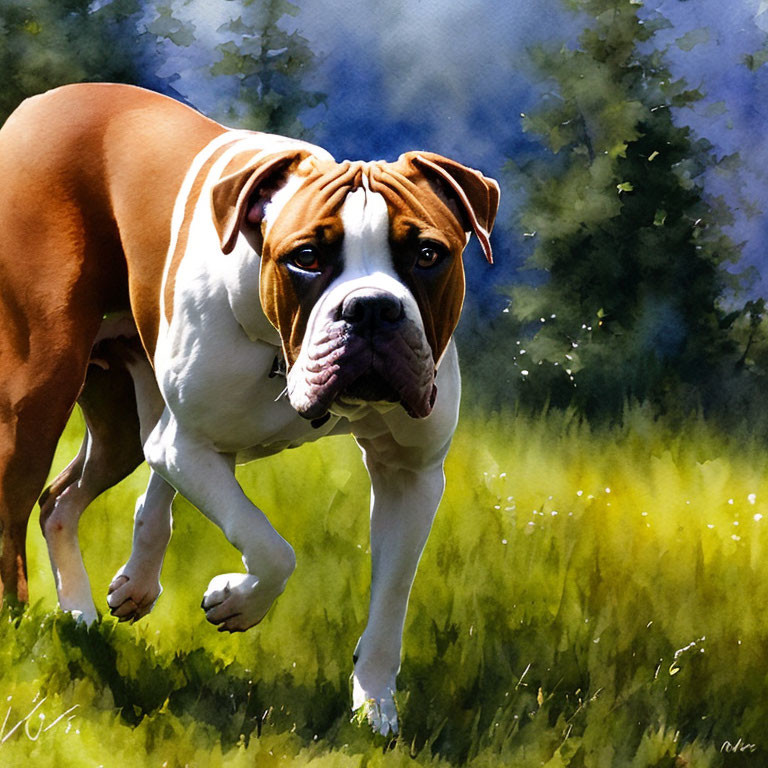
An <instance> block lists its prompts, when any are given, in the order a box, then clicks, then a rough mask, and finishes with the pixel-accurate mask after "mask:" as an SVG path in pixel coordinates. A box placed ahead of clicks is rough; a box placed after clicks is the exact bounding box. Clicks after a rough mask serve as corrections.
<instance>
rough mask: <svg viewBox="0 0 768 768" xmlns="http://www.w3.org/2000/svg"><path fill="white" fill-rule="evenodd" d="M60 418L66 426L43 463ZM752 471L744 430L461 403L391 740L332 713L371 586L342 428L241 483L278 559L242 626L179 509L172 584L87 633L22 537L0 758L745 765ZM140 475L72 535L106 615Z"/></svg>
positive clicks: (758, 682) (756, 477) (757, 561)
mask: <svg viewBox="0 0 768 768" xmlns="http://www.w3.org/2000/svg"><path fill="white" fill-rule="evenodd" d="M80 429H81V424H80V423H79V419H78V418H77V417H75V418H73V421H72V423H71V424H70V427H69V429H68V432H67V434H66V435H65V438H64V439H63V440H62V445H61V447H60V451H59V454H58V455H57V459H56V468H58V467H60V466H62V465H63V463H64V462H65V461H66V459H67V458H69V455H70V454H72V453H73V452H74V449H75V447H76V445H77V440H78V439H79V430H80ZM767 469H768V450H766V448H765V447H764V446H763V445H762V444H761V443H760V442H759V441H758V440H757V439H752V438H749V437H739V436H736V435H731V436H728V435H723V434H721V433H719V432H717V431H716V430H714V429H713V428H711V427H709V426H708V425H707V424H706V423H704V422H703V421H699V420H696V419H691V420H689V421H688V422H687V423H686V424H684V425H683V426H682V427H677V428H675V429H673V428H672V427H671V426H670V425H669V424H665V423H663V422H658V421H654V420H653V419H651V418H650V417H649V416H648V415H647V414H645V413H644V412H643V411H642V410H634V411H631V412H630V413H628V414H627V418H626V419H625V423H624V426H623V427H621V428H611V429H609V428H605V429H591V428H590V427H589V426H587V425H585V424H582V423H578V422H577V421H575V420H573V419H570V418H569V417H568V416H567V415H562V414H549V415H547V416H544V417H541V418H539V419H533V418H526V417H514V416H511V415H499V414H496V415H494V416H492V417H489V416H483V415H480V414H472V413H469V414H465V417H464V419H463V421H462V424H461V427H460V430H459V432H458V434H457V436H456V440H455V442H454V446H453V448H452V451H451V454H450V456H449V459H448V463H447V477H448V485H447V491H446V495H445V499H444V501H443V504H442V506H441V510H440V512H439V514H438V517H437V520H436V522H435V525H434V528H433V532H432V535H431V537H430V540H429V542H428V544H427V548H426V551H425V554H424V557H423V559H422V563H421V566H420V569H419V573H418V575H417V579H416V584H415V586H414V590H413V594H412V598H411V603H410V609H409V615H408V621H407V624H406V631H405V641H404V661H403V668H402V671H401V674H400V677H399V688H400V694H399V699H398V706H399V708H400V718H401V723H402V734H401V736H400V738H399V739H398V740H397V742H396V743H385V742H384V741H382V740H381V739H374V738H373V737H372V736H371V734H370V733H369V732H368V731H367V729H366V728H361V727H359V726H357V725H355V724H354V723H351V722H350V713H349V711H348V708H349V703H350V697H349V683H348V679H349V674H350V672H351V665H352V651H353V649H354V645H355V642H356V639H357V636H358V635H359V633H360V632H361V631H362V628H363V626H364V623H365V617H366V612H367V589H368V579H369V562H368V551H367V550H368V533H367V526H368V520H367V492H368V491H367V478H366V475H365V472H364V470H363V468H362V465H361V463H360V460H359V456H358V451H357V448H356V447H355V445H354V443H353V442H352V441H351V440H349V439H345V438H333V439H329V440H326V441H324V442H322V443H320V444H318V445H314V446H307V447H304V448H302V449H299V450H296V451H290V452H286V453H285V454H283V455H280V456H277V457H273V458H270V459H265V460H262V461H259V462H257V463H254V464H251V465H249V466H247V467H245V468H242V469H241V470H239V474H240V478H241V480H242V482H243V485H244V487H245V488H246V490H247V492H248V493H249V495H250V496H251V498H253V499H254V501H256V503H258V504H259V505H260V506H261V507H262V508H263V509H264V510H265V511H266V512H267V513H268V514H269V516H270V519H271V520H272V521H273V523H274V524H275V526H276V527H277V528H278V530H280V531H281V533H283V534H284V535H285V536H286V537H287V538H288V539H289V540H290V541H291V542H292V543H293V544H294V547H295V549H296V552H297V556H298V566H297V569H296V573H295V574H294V576H293V577H292V579H291V581H290V582H289V585H288V587H287V589H286V591H285V593H284V594H283V595H282V596H281V597H280V599H279V601H278V603H277V604H276V606H275V607H274V608H273V609H272V611H271V612H270V613H269V614H268V616H267V618H266V619H265V621H264V622H263V624H262V625H260V626H259V627H258V628H256V629H253V630H251V631H249V632H247V633H244V634H240V635H233V636H229V635H226V636H225V635H221V634H219V633H217V632H216V631H215V629H214V628H213V627H210V626H209V625H208V624H207V623H206V622H205V620H204V618H203V613H202V611H201V610H200V608H199V603H200V598H201V595H202V592H203V591H204V589H205V587H206V585H207V583H208V580H209V579H210V578H211V577H212V576H213V575H215V574H217V573H221V572H226V571H230V570H238V569H240V567H241V564H240V561H239V555H238V553H236V552H235V551H234V549H232V547H230V546H229V545H228V544H227V543H226V541H225V540H224V538H223V536H222V535H221V533H220V532H219V531H218V530H217V529H215V528H214V527H213V526H212V525H211V524H210V523H208V522H207V521H206V520H205V519H204V518H203V516H202V515H200V514H199V513H198V512H197V511H196V510H194V509H193V508H191V507H190V506H189V505H188V504H187V503H186V502H184V501H183V500H177V502H176V503H175V508H174V538H173V540H172V543H171V547H170V550H169V553H168V557H167V559H166V566H165V569H164V575H163V584H164V586H165V588H166V591H165V592H164V593H163V595H162V596H161V598H160V600H159V601H158V604H157V606H156V608H155V610H154V612H153V613H152V614H151V615H150V616H149V617H148V618H147V619H144V620H142V621H141V622H139V623H137V624H135V625H130V626H129V625H118V624H117V623H116V622H115V621H114V620H112V619H111V618H108V619H106V620H105V621H104V622H102V624H101V625H100V626H97V627H94V628H91V629H89V630H85V629H84V628H82V627H80V626H78V625H76V624H75V623H74V622H72V621H71V620H70V619H69V618H68V617H66V616H63V615H62V614H60V613H58V612H57V611H56V601H55V590H54V586H53V579H52V576H51V575H50V566H49V564H48V558H47V554H46V551H45V546H44V543H43V541H42V537H41V536H40V533H39V529H38V528H37V527H36V526H35V525H34V524H33V525H31V527H30V534H29V549H30V571H31V592H32V595H33V601H34V602H33V605H32V607H31V608H30V609H29V610H28V611H27V612H26V614H25V615H24V616H23V617H22V618H21V619H19V620H16V619H14V618H13V617H11V616H10V615H8V614H7V613H6V614H4V615H3V618H2V621H0V634H2V642H1V644H0V648H1V649H2V650H0V722H1V721H2V719H3V718H5V717H6V713H7V714H8V716H7V718H6V723H5V726H3V729H2V731H0V765H26V764H32V765H35V766H41V768H44V767H45V766H56V767H57V768H58V766H68V765H73V766H81V765H83V766H90V765H93V766H98V765H104V766H121V765H129V764H130V765H135V766H143V765H147V766H150V765H151V766H160V765H168V766H176V765H178V766H184V765H190V766H201V767H203V766H205V767H207V766H218V765H227V766H230V765H231V766H239V765H253V764H256V765H259V766H262V765H271V764H280V765H291V764H294V765H317V766H322V767H323V768H325V766H362V765H366V766H377V765H386V766H390V765H406V764H408V765H411V764H412V763H413V762H415V763H417V764H420V765H440V766H442V765H446V766H448V765H459V764H464V763H467V762H468V763H470V764H472V765H477V766H484V765H500V764H503V765H511V766H540V765H547V766H552V767H554V766H573V767H574V768H575V767H576V766H599V767H600V768H602V766H613V765H615V766H638V767H640V766H666V765H670V766H671V765H675V766H685V765H691V766H695V767H696V768H698V766H719V765H737V764H739V762H738V761H739V760H741V761H745V763H744V764H746V765H755V766H759V765H762V764H765V763H766V759H767V758H768V697H766V685H767V684H768V664H767V663H766V662H765V660H764V659H765V654H766V648H768V616H767V615H766V606H768V574H766V566H765V563H766V562H767V561H768V472H767V471H766V470H767ZM145 481H146V472H145V471H144V470H139V471H138V472H137V473H136V474H135V475H134V476H133V477H131V478H129V479H128V480H127V481H125V482H124V483H122V484H121V485H120V486H118V487H117V488H115V489H113V490H111V491H109V492H108V493H107V494H105V495H104V496H103V497H102V499H101V500H99V501H98V502H97V503H96V504H94V506H93V508H92V509H91V510H89V512H88V513H87V514H86V516H85V517H84V519H83V521H82V523H81V534H82V535H81V538H82V543H83V549H84V552H85V560H86V565H87V567H88V569H89V572H90V574H91V578H92V583H93V586H94V594H95V596H96V599H97V605H100V606H101V607H105V600H104V595H105V591H106V587H107V585H108V583H109V580H110V578H111V576H112V575H113V573H114V572H115V571H116V570H117V568H118V567H119V566H120V565H121V564H122V563H123V562H124V560H125V559H126V558H127V556H128V551H129V546H130V540H131V536H130V529H131V518H132V510H133V504H134V500H135V497H136V496H137V495H138V494H139V493H140V492H141V490H142V485H143V483H144V482H145ZM763 516H765V517H764V518H763ZM35 707H38V708H37V709H35ZM73 707H76V708H75V709H72V708H73ZM28 713H31V716H30V717H29V718H28V720H26V721H25V722H23V723H22V724H21V725H20V726H19V727H18V728H17V729H16V730H15V731H13V733H10V732H11V730H12V728H13V727H14V726H15V725H16V723H18V722H19V721H20V720H22V718H24V716H25V715H27V714H28ZM61 715H64V717H61V719H59V720H58V721H56V718H59V717H60V716H61ZM41 716H42V717H43V719H41ZM39 728H41V730H40V731H39V734H38V729H39ZM9 734H10V735H9ZM739 740H741V741H739ZM749 745H754V750H753V749H752V748H751V746H749ZM729 746H730V747H736V748H741V747H747V748H746V749H745V751H743V752H741V753H738V754H734V753H732V752H729V751H728V750H729Z"/></svg>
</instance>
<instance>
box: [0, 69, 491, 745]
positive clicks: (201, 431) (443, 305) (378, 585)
mask: <svg viewBox="0 0 768 768" xmlns="http://www.w3.org/2000/svg"><path fill="white" fill-rule="evenodd" d="M0 178H1V179H2V180H3V183H2V185H1V186H0V231H1V232H2V238H1V239H0V525H1V526H2V554H1V555H0V576H1V577H2V587H3V590H4V595H5V598H6V599H13V600H18V601H21V602H24V601H26V600H27V598H28V595H27V583H26V564H25V554H24V537H25V533H26V527H27V520H28V517H29V514H30V510H31V509H32V507H33V505H34V503H35V501H36V500H37V499H38V497H40V508H41V515H40V520H41V525H42V528H43V532H44V534H45V538H46V541H47V543H48V548H49V552H50V557H51V563H52V566H53V570H54V574H55V577H56V587H57V590H58V595H59V600H60V603H61V605H62V607H63V608H64V609H65V610H67V611H71V612H72V613H73V614H76V615H77V616H79V617H80V618H81V619H82V620H83V621H87V622H90V621H94V620H96V619H97V611H96V606H95V605H94V602H93V599H92V597H91V590H90V585H89V582H88V577H87V574H86V572H85V569H84V567H83V561H82V558H81V555H80V549H79V546H78V541H77V526H78V520H79V518H80V515H81V514H82V512H83V510H84V509H85V508H86V506H87V505H88V504H89V503H90V502H91V501H92V500H93V499H94V498H95V497H96V496H98V495H99V494H100V493H101V492H102V491H104V490H105V489H106V488H108V487H110V486H111V485H113V484H115V483H116V482H118V481H119V480H121V479H122V478H123V477H125V476H126V475H127V474H129V473H130V472H131V471H132V470H133V469H134V468H135V467H136V466H137V465H138V464H139V463H140V462H141V461H142V460H144V459H146V461H147V462H148V463H149V466H150V468H151V470H152V472H151V475H150V480H149V484H148V486H147V489H146V492H145V493H144V494H143V495H142V496H141V498H140V499H139V500H138V502H137V505H136V516H135V527H134V538H133V549H132V553H131V557H130V559H129V560H128V562H127V563H126V564H125V565H124V566H123V567H122V568H121V569H120V570H119V571H118V573H117V575H116V576H115V578H114V580H113V582H112V584H111V585H110V587H109V594H108V596H107V603H108V605H109V608H110V609H111V611H112V613H113V614H115V615H116V616H118V617H120V618H122V619H135V618H139V617H141V616H143V615H144V614H146V613H148V612H149V611H150V610H151V608H152V606H153V604H154V602H155V601H156V599H157V597H158V595H159V594H160V583H159V576H160V569H161V565H162V561H163V556H164V553H165V548H166V546H167V543H168V539H169V537H170V531H171V512H170V509H171V502H172V500H173V497H174V494H175V493H176V492H178V493H181V494H183V495H184V496H185V497H186V498H187V499H189V501H191V502H192V503H193V504H194V505H196V506H197V507H198V508H199V509H200V510H201V511H202V512H203V513H204V514H205V515H206V516H208V517H209V518H210V519H211V520H213V521H214V522H215V523H216V524H217V525H219V526H220V527H221V528H222V530H223V531H224V533H225V534H226V536H227V538H228V539H229V540H230V541H231V542H232V544H234V546H236V547H237V548H238V549H239V550H240V551H241V552H242V554H243V562H244V564H245V572H244V573H227V574H222V575H220V576H216V577H215V578H214V579H213V580H212V581H211V583H210V584H209V585H208V589H207V591H206V592H205V595H204V598H203V610H204V611H205V614H206V617H207V619H208V620H209V621H210V622H211V623H213V624H215V625H217V626H218V628H219V629H221V630H227V631H238V630H245V629H248V628H249V627H252V626H253V625H255V624H258V622H259V621H261V619H262V618H263V617H264V615H265V614H266V613H267V611H268V610H269V608H270V606H271V605H272V603H273V602H274V600H275V598H276V597H277V596H278V595H279V594H280V593H281V592H282V591H283V589H284V587H285V584H286V581H287V580H288V578H289V576H290V575H291V572H292V571H293V568H294V564H295V556H294V551H293V549H292V548H291V546H290V544H289V543H288V542H287V541H285V539H283V538H282V536H280V534H279V533H278V532H277V531H276V530H275V529H274V528H273V527H272V525H271V524H270V522H269V520H268V519H267V517H266V516H265V514H264V513H263V512H262V511H261V510H260V509H258V508H257V507H255V506H254V505H253V504H252V503H251V501H250V500H249V499H248V498H247V497H246V496H245V495H244V493H243V492H242V490H241V488H240V486H239V485H238V483H237V481H236V479H235V476H234V473H233V469H234V466H235V464H236V463H237V462H243V461H248V460H250V459H254V458H258V457H259V456H264V455H266V454H269V453H274V452H276V451H279V450H282V449H283V448H286V447H289V446H296V445H299V444H301V443H304V442H307V441H311V440H316V439H318V438H321V437H324V436H326V435H338V434H342V433H351V434H352V435H354V437H355V439H356V440H357V442H358V444H359V445H360V448H361V449H362V454H363V461H364V462H365V466H366V467H367V469H368V472H369V474H370V478H371V496H372V502H371V556H372V584H371V602H370V613H369V617H368V623H367V625H366V628H365V631H364V632H363V635H362V637H361V638H360V641H359V643H358V646H357V649H356V652H355V666H354V678H353V681H354V701H353V706H354V707H355V708H360V707H365V712H366V714H367V715H368V719H369V720H370V722H371V723H372V725H373V726H374V727H375V728H376V729H378V730H379V731H381V732H383V733H387V732H388V731H390V730H392V731H396V730H397V717H396V712H395V706H394V699H393V695H394V689H395V678H396V676H397V672H398V669H399V665H400V646H401V636H402V630H403V622H404V619H405V612H406V607H407V602H408V594H409V591H410V588H411V583H412V581H413V577H414V574H415V571H416V566H417V562H418V560H419V557H420V555H421V551H422V548H423V546H424V543H425V541H426V538H427V535H428V533H429V529H430V526H431V523H432V519H433V516H434V514H435V510H436V508H437V505H438V503H439V501H440V497H441V495H442V492H443V485H444V478H443V460H444V458H445V455H446V453H447V450H448V446H449V443H450V441H451V436H452V434H453V431H454V428H455V426H456V419H457V413H458V403H459V391H460V382H459V370H458V363H457V358H456V351H455V349H454V345H453V342H452V340H451V337H452V334H453V331H454V329H455V327H456V324H457V322H458V319H459V314H460V312H461V307H462V302H463V299H464V270H463V265H462V252H463V250H464V247H465V245H466V244H467V241H468V239H469V236H470V235H471V234H472V233H474V234H475V235H476V236H477V237H478V239H479V240H480V243H481V245H482V248H483V250H484V252H485V255H486V257H487V258H488V259H489V260H490V259H491V252H490V243H489V239H488V236H489V232H490V230H491V227H492V225H493V220H494V217H495V215H496V209H497V204H498V186H497V185H496V183H495V182H494V181H493V180H492V179H488V178H486V177H484V176H483V175H482V174H481V173H479V172H477V171H474V170H472V169H470V168H467V167H465V166H463V165H460V164H459V163H457V162H455V161H453V160H448V159H447V158H444V157H441V156H439V155H435V154H431V153H427V152H408V153H406V154H403V155H402V156H401V157H400V158H399V159H398V160H397V161H396V162H393V163H389V162H371V163H365V162H350V161H344V162H341V163H337V162H336V161H334V159H333V158H332V157H331V156H330V155H329V154H328V153H327V152H326V151H325V150H323V149H321V148H319V147H316V146H313V145H311V144H307V143H304V142H300V141H295V140H293V139H288V138H283V137H281V136H273V135H269V134H264V133H256V132H250V131H239V130H230V129H227V128H225V127H223V126H221V125H219V124H218V123H215V122H213V121H211V120H208V119H206V118H205V117H203V116H201V115H200V114H198V113H197V112H195V111H194V110H192V109H190V108H188V107H186V106H183V105H181V104H179V103H177V102H175V101H173V100H171V99H168V98H165V97H163V96H159V95H157V94H154V93H152V92H149V91H145V90H142V89H139V88H132V87H129V86H120V85H108V84H100V85H74V86H65V87H63V88H59V89H57V90H55V91H51V92H49V93H46V94H43V95H41V96H37V97H35V98H32V99H29V100H27V101H26V102H24V103H23V104H22V105H21V106H20V107H19V108H18V110H17V111H16V112H15V113H14V114H13V115H12V116H11V117H10V118H9V119H8V121H7V122H6V124H5V126H4V127H3V128H2V130H0ZM75 402H78V403H79V404H80V406H81V408H82V411H83V414H84V416H85V421H86V425H87V434H86V437H85V440H84V442H83V446H82V448H81V450H80V452H79V453H78V455H77V456H76V457H75V459H73V461H72V463H71V464H70V465H69V466H68V467H67V468H66V469H65V470H64V471H63V472H62V473H61V474H60V475H59V476H58V477H57V478H56V479H55V480H54V482H53V483H52V484H51V485H50V487H49V488H47V489H46V490H45V491H44V492H43V493H42V496H40V494H41V491H42V490H43V488H42V486H43V484H44V482H45V478H46V476H47V473H48V471H49V469H50V465H51V460H52V457H53V452H54V449H55V447H56V444H57V441H58V439H59V436H60V434H61V432H62V430H63V429H64V426H65V424H66V422H67V419H68V417H69V414H70V413H71V410H72V408H73V406H74V404H75ZM363 506H364V500H362V499H361V509H362V508H363Z"/></svg>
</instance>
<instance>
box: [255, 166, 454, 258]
mask: <svg viewBox="0 0 768 768" xmlns="http://www.w3.org/2000/svg"><path fill="white" fill-rule="evenodd" d="M360 190H363V192H361V193H360V194H357V195H355V196H354V200H355V202H353V198H351V197H350V195H351V193H355V192H359V191H360ZM363 197H365V198H367V199H368V200H369V201H370V202H371V203H374V204H377V205H381V204H384V205H386V210H387V213H388V216H389V236H390V239H394V240H399V239H403V238H405V237H407V236H409V234H412V233H414V231H415V232H416V233H417V234H422V235H424V236H433V237H437V238H438V239H445V240H447V241H448V242H446V243H445V244H446V245H447V246H449V247H454V246H455V247H457V248H458V249H459V250H461V249H463V247H464V245H465V244H466V234H465V233H464V231H463V230H462V227H461V224H460V222H459V220H458V219H457V217H456V215H455V214H454V213H453V212H452V211H451V208H450V206H449V205H448V204H447V202H446V200H445V198H444V197H443V196H442V195H441V194H440V193H439V190H436V189H435V188H434V187H433V186H432V185H431V184H430V183H429V181H428V180H427V179H425V178H424V176H423V175H422V174H421V173H420V172H419V171H418V170H417V169H414V168H412V167H411V166H409V165H408V164H406V163H403V162H402V161H398V162H397V163H386V162H373V163H365V162H360V161H358V162H350V161H345V162H343V163H331V162H322V161H319V160H317V158H314V157H312V158H308V159H307V160H305V161H304V162H303V163H301V164H300V165H299V166H298V168H297V169H296V172H295V175H294V176H293V177H292V178H291V179H290V180H289V181H288V183H287V184H286V186H285V187H284V188H283V189H282V190H280V191H279V192H278V193H277V194H275V195H274V197H273V201H272V203H271V204H270V205H269V206H267V208H266V209H265V220H266V233H265V235H266V239H267V240H268V241H269V242H270V243H273V244H278V243H280V244H281V245H282V248H290V247H291V245H292V244H296V245H299V244H300V243H302V242H306V241H308V240H313V241H317V242H329V243H330V242H336V241H338V240H340V239H341V238H342V237H343V235H344V229H345V226H344V216H343V215H342V208H343V207H344V205H345V203H347V202H348V201H349V203H350V205H359V201H360V199H361V198H363ZM348 207H349V206H348ZM347 221H348V217H347ZM282 248H281V250H282Z"/></svg>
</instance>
